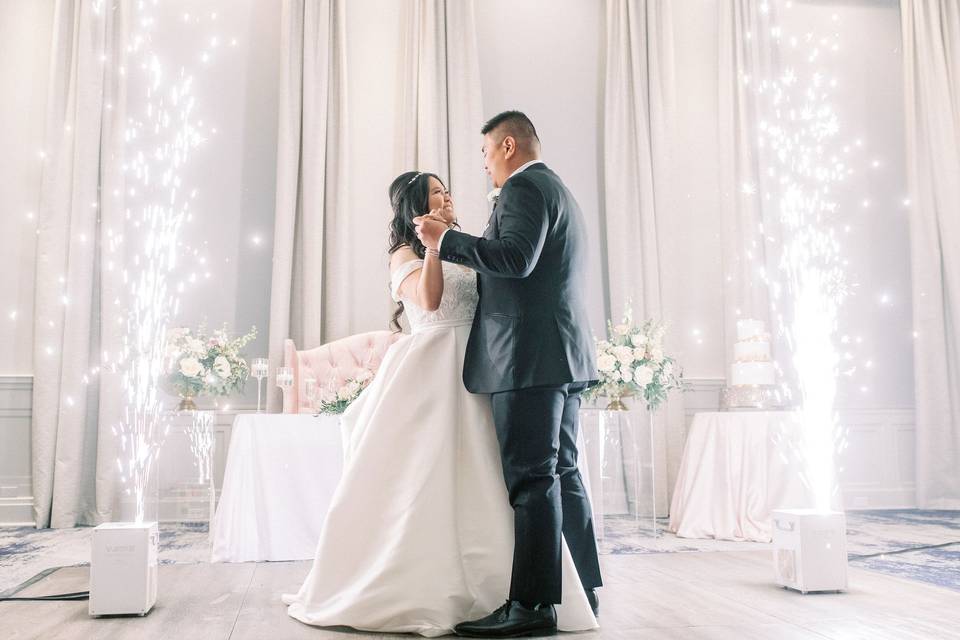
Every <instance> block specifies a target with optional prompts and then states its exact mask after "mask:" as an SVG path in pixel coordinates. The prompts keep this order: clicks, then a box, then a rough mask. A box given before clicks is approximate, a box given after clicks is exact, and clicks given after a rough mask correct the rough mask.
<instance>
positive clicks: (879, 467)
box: [0, 375, 916, 526]
mask: <svg viewBox="0 0 960 640" xmlns="http://www.w3.org/2000/svg"><path fill="white" fill-rule="evenodd" d="M725 384H726V381H725V379H724V378H711V377H704V378H688V379H686V380H685V381H684V387H683V392H682V394H681V397H680V398H678V400H679V402H678V401H677V400H672V401H670V402H669V403H668V408H667V411H668V412H669V416H668V417H669V420H668V422H669V424H670V425H671V430H672V431H673V432H672V433H669V434H667V446H668V453H667V469H666V472H667V476H668V488H669V491H670V493H671V494H672V491H673V486H672V485H673V483H674V482H675V479H676V472H677V469H678V467H679V464H680V459H681V457H682V452H683V446H684V444H685V443H686V438H687V433H688V431H689V427H690V422H691V421H692V420H693V416H694V415H695V414H696V413H697V412H700V411H717V410H719V406H720V392H721V390H722V389H723V387H724V385H725ZM32 394H33V376H29V375H7V376H0V438H4V436H6V435H7V433H6V430H19V431H18V432H19V436H17V437H18V438H19V441H17V440H16V439H14V442H15V447H16V448H17V449H18V450H17V451H11V450H10V449H9V448H8V447H6V446H4V447H3V449H2V450H0V465H3V466H0V525H5V526H10V525H14V524H26V525H32V524H33V522H32V518H33V497H32V495H31V493H32V491H31V479H30V475H29V464H28V466H27V474H26V475H24V474H23V473H7V468H6V467H7V465H10V464H11V461H9V460H8V459H6V458H3V457H2V453H4V452H5V453H6V454H7V455H9V456H13V458H14V461H15V460H17V459H19V463H18V464H19V468H20V469H21V470H22V469H23V461H24V460H26V461H27V462H28V463H29V457H30V451H29V429H30V420H31V417H32V411H31V403H32ZM201 409H208V408H207V407H201ZM209 409H210V410H212V408H209ZM254 411H255V406H252V405H247V404H240V405H236V406H231V408H230V409H228V410H224V411H216V412H215V423H214V432H215V438H216V447H215V450H214V464H213V469H214V478H215V483H216V488H217V495H218V497H219V490H220V488H221V486H222V484H223V472H224V469H225V467H226V460H227V452H228V451H229V447H230V435H231V431H232V427H233V420H234V418H235V417H236V416H237V414H240V413H253V412H254ZM838 413H839V415H840V420H841V423H842V424H844V425H845V426H846V428H847V440H848V442H849V446H848V448H847V452H848V455H849V452H850V451H852V450H856V451H860V452H865V454H864V455H860V456H858V457H857V458H851V457H844V456H841V466H842V471H841V490H842V492H843V497H844V505H845V506H846V508H847V509H870V508H898V507H905V508H909V507H913V506H915V505H916V489H915V484H914V439H915V419H914V410H913V409H912V408H910V407H901V408H897V407H894V408H879V409H878V408H856V407H854V408H844V409H841V410H839V412H838ZM170 417H171V422H170V431H169V434H168V436H167V440H166V441H165V443H164V451H163V452H161V455H160V460H161V463H160V471H159V481H160V483H161V488H162V492H161V497H160V504H159V517H160V520H161V521H182V520H185V519H186V520H196V521H206V520H207V513H208V512H209V506H208V503H207V502H206V499H205V498H204V497H202V496H199V495H198V494H199V493H200V492H199V491H192V490H191V487H193V488H196V485H191V482H190V480H191V473H192V469H193V467H192V465H193V459H192V456H189V455H182V456H180V457H179V458H178V457H177V453H180V452H182V451H183V447H184V446H186V447H187V448H186V451H187V452H189V444H188V436H187V428H188V427H189V426H190V417H189V415H188V414H176V413H171V414H170ZM674 425H676V426H678V427H679V429H677V428H676V427H675V426H674ZM24 429H25V430H26V434H27V438H26V441H25V442H24V439H23V433H24ZM11 438H13V434H11ZM8 441H9V440H5V442H4V443H5V444H6V442H8ZM185 443H186V444H185ZM24 447H25V448H24ZM165 454H166V455H165Z"/></svg>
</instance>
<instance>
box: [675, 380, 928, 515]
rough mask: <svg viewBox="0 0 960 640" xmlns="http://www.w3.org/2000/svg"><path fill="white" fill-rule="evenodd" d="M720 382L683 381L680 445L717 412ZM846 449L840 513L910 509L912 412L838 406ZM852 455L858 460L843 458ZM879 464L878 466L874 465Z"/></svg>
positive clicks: (842, 460)
mask: <svg viewBox="0 0 960 640" xmlns="http://www.w3.org/2000/svg"><path fill="white" fill-rule="evenodd" d="M725 385H726V380H725V379H724V378H689V379H687V380H685V381H684V388H683V414H684V423H683V442H686V437H687V433H688V431H689V429H690V422H691V421H692V420H693V416H694V414H696V413H697V412H700V411H718V410H719V408H720V391H721V390H722V389H723V387H724V386H725ZM837 414H838V417H839V420H840V424H841V425H843V426H844V427H845V428H846V437H847V442H848V447H847V449H846V451H845V452H842V453H841V455H840V457H839V463H840V468H841V471H840V490H841V492H842V494H843V503H844V506H845V508H846V509H851V510H855V509H894V508H912V507H915V506H916V503H917V501H916V484H915V471H914V455H915V453H914V452H915V448H914V446H915V445H914V442H915V435H916V418H915V411H914V409H913V407H889V408H887V407H884V408H874V407H869V408H868V407H843V408H840V409H838V410H837ZM852 451H859V452H861V453H863V455H860V456H858V457H857V458H852V457H849V455H850V453H851V452H852ZM878 463H879V464H878Z"/></svg>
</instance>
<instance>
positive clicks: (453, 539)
mask: <svg viewBox="0 0 960 640" xmlns="http://www.w3.org/2000/svg"><path fill="white" fill-rule="evenodd" d="M421 266H422V261H419V260H415V261H412V262H408V263H406V264H404V265H402V266H401V267H400V268H399V269H397V271H396V272H395V273H394V275H393V277H392V291H393V295H394V299H397V298H398V296H399V293H398V290H399V285H400V282H402V281H403V279H404V278H405V277H406V276H408V275H409V274H410V273H411V272H412V271H413V270H415V269H417V268H419V267H421ZM443 286H444V290H443V298H442V302H441V304H440V308H439V309H438V310H437V311H433V312H428V311H424V310H423V309H421V308H419V307H417V306H416V305H415V304H414V303H413V302H412V301H409V300H404V303H405V308H406V314H407V319H408V320H409V322H410V325H411V329H412V333H411V335H410V336H407V337H404V338H402V339H401V340H399V341H397V342H396V343H395V344H394V345H393V346H392V347H391V348H390V350H389V351H388V353H387V355H386V356H385V358H384V360H383V362H382V364H381V365H380V369H379V371H378V373H377V375H376V377H375V378H374V380H373V382H372V383H371V384H370V386H369V387H368V388H367V389H366V390H364V392H363V393H362V394H361V395H360V397H359V398H357V400H356V401H355V402H354V403H353V404H352V405H351V406H350V408H349V409H348V410H347V411H346V413H345V414H344V416H343V421H342V425H343V433H344V450H345V455H346V462H345V465H344V470H343V475H342V477H341V480H340V484H339V485H338V487H337V490H336V494H335V495H334V498H333V500H332V502H331V505H330V510H329V513H328V515H327V519H326V521H325V524H324V527H323V531H322V533H321V534H320V540H319V542H318V544H317V552H316V557H315V559H314V562H313V568H312V569H311V570H310V573H309V574H308V575H307V577H306V580H304V582H303V586H301V587H300V591H299V592H298V593H297V594H296V595H285V596H283V601H284V602H285V603H287V604H288V605H290V606H289V608H288V613H289V614H290V615H291V616H293V617H294V618H296V619H298V620H300V621H302V622H305V623H307V624H312V625H321V626H337V625H345V626H350V627H354V628H356V629H361V630H366V631H383V632H411V633H419V634H422V635H424V636H437V635H443V634H446V633H450V632H451V630H452V628H453V626H454V625H455V624H457V623H459V622H463V621H465V620H471V619H475V618H479V617H481V616H484V615H486V614H488V613H490V612H491V611H493V610H494V609H496V608H497V607H499V606H500V605H501V604H503V601H504V600H505V599H506V597H507V593H508V592H509V586H510V573H511V564H512V559H513V510H512V509H511V507H510V504H509V502H508V499H507V491H506V488H505V487H504V482H503V475H502V471H501V466H500V453H499V448H498V445H497V439H496V433H495V431H494V426H493V418H492V415H491V410H490V401H489V398H488V397H487V396H481V395H474V394H471V393H469V392H468V391H467V390H466V389H465V388H464V386H463V382H462V377H461V376H462V370H463V356H464V352H465V350H466V346H467V338H468V336H469V334H470V325H471V323H472V320H473V313H474V309H475V308H476V304H477V290H476V274H475V273H474V272H473V271H470V270H467V269H464V268H462V267H459V266H456V265H452V264H444V265H443ZM562 597H563V604H561V605H559V606H558V607H557V618H558V626H559V628H560V629H561V630H565V631H580V630H586V629H593V628H595V627H596V626H597V621H596V619H595V618H594V616H593V612H592V611H591V610H590V605H589V603H588V602H587V599H586V595H585V594H584V592H583V589H582V587H581V585H580V580H579V578H578V577H577V573H576V569H575V567H574V564H573V559H572V557H571V556H570V552H569V551H568V550H567V547H566V545H564V547H563V596H562Z"/></svg>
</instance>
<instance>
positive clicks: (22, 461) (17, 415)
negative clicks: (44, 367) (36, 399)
mask: <svg viewBox="0 0 960 640" xmlns="http://www.w3.org/2000/svg"><path fill="white" fill-rule="evenodd" d="M32 404H33V376H30V375H3V376H0V443H2V445H3V446H0V525H4V526H13V525H26V526H33V488H32V483H31V478H30V422H31V419H32V417H33V411H32V409H31V407H32Z"/></svg>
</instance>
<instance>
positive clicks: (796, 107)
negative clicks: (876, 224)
mask: <svg viewBox="0 0 960 640" xmlns="http://www.w3.org/2000/svg"><path fill="white" fill-rule="evenodd" d="M770 33H771V36H772V38H773V42H772V43H771V44H772V46H774V47H779V45H780V42H781V38H782V37H783V36H782V29H781V28H780V27H779V26H778V27H775V28H773V29H772V30H771V32H770ZM837 39H838V34H837V33H833V34H832V35H831V36H829V37H824V38H816V37H814V36H813V34H810V33H808V34H806V35H805V37H801V38H796V37H791V38H790V39H789V42H790V44H791V45H792V46H794V47H797V46H798V44H799V49H798V51H799V52H800V53H801V60H800V63H799V64H798V65H797V66H795V67H791V68H788V69H787V70H786V71H784V72H782V73H779V74H778V73H773V74H771V76H772V77H769V78H762V79H758V78H755V79H754V82H753V84H752V85H747V84H746V83H744V84H745V86H750V87H751V88H752V89H753V91H754V92H755V94H756V96H757V103H758V107H759V113H760V114H761V123H760V124H759V126H758V130H759V140H758V147H759V148H760V153H761V156H760V158H761V166H763V167H765V168H766V170H765V173H766V177H767V180H766V184H765V185H764V191H765V193H766V196H767V197H765V200H767V201H769V202H771V204H772V206H773V209H772V210H771V211H770V214H771V215H772V216H773V217H775V219H776V221H777V223H778V224H779V227H780V235H781V239H782V240H781V244H780V258H779V264H778V267H779V277H778V278H777V280H778V281H777V282H775V283H773V282H771V283H769V284H770V285H771V286H770V291H771V299H772V301H773V304H772V308H773V309H774V313H775V317H776V322H777V325H778V328H779V330H780V332H781V334H782V335H783V336H784V337H785V339H786V342H787V344H788V346H789V348H790V351H791V352H792V364H793V370H794V373H795V377H796V381H797V389H796V391H797V392H798V400H799V405H800V407H799V419H800V422H801V425H802V442H801V443H799V445H798V449H797V450H796V451H795V452H794V453H795V454H796V456H797V457H798V458H799V459H800V460H802V462H803V467H804V471H803V474H804V480H805V483H806V484H807V485H808V487H809V488H810V489H811V493H812V497H813V501H814V506H815V508H816V509H817V510H818V511H828V510H829V509H830V506H831V501H832V497H833V494H834V492H835V490H836V487H837V482H836V470H835V456H836V453H837V449H838V443H839V442H842V441H843V437H842V434H840V428H839V425H838V422H837V417H836V415H835V412H834V400H835V397H836V390H837V375H838V373H839V371H838V368H839V363H840V356H839V354H838V353H837V348H836V345H835V340H836V336H837V317H838V310H839V308H840V305H841V304H842V302H843V300H844V298H845V296H846V295H847V289H848V287H847V284H846V279H845V273H844V269H843V266H844V264H845V262H844V260H843V259H842V257H841V244H840V241H839V237H838V233H837V232H836V231H835V223H836V219H837V216H838V214H839V207H838V204H837V202H836V200H835V193H834V191H835V190H836V187H837V185H838V184H839V183H840V182H841V181H843V180H844V178H845V177H847V176H848V175H849V174H850V171H851V170H850V169H849V167H848V166H847V164H846V163H845V162H843V161H841V159H840V158H841V157H842V156H843V155H844V154H843V153H842V150H843V151H847V150H848V149H849V145H848V146H846V147H844V146H843V145H841V144H838V141H837V137H838V134H839V132H840V122H839V118H838V116H837V113H836V111H835V109H834V108H833V106H832V104H831V90H832V89H833V88H835V87H836V86H837V84H838V82H837V79H836V78H834V77H832V74H830V73H829V71H828V70H827V69H826V67H827V65H828V64H829V62H830V57H831V56H832V55H833V54H834V53H835V52H836V51H838V50H839V42H838V41H837ZM804 46H805V47H806V49H803V47H804ZM804 60H805V61H806V62H805V63H804V62H803V61H804ZM758 80H759V81H758ZM855 144H856V146H858V147H859V146H860V145H861V144H862V143H861V141H859V140H858V141H856V143H855ZM761 173H763V172H761ZM760 177H762V176H760ZM862 204H863V206H864V207H868V206H869V204H870V203H869V200H866V199H865V200H863V203H862ZM771 277H773V276H771Z"/></svg>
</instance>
